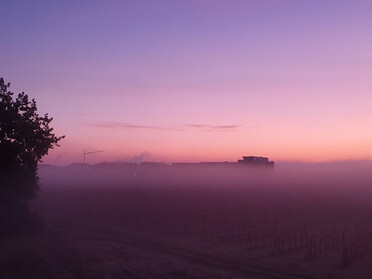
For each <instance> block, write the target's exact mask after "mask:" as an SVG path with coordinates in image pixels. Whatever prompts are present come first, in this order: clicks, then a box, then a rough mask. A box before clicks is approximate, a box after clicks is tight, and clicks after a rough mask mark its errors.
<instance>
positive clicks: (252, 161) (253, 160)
mask: <svg viewBox="0 0 372 279" xmlns="http://www.w3.org/2000/svg"><path fill="white" fill-rule="evenodd" d="M238 165H248V166H265V167H274V161H269V158H267V157H262V156H260V157H257V156H243V160H238Z"/></svg>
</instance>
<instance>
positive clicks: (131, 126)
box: [88, 121, 180, 131]
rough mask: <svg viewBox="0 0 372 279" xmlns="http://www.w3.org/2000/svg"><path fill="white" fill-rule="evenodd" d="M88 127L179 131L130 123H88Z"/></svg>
mask: <svg viewBox="0 0 372 279" xmlns="http://www.w3.org/2000/svg"><path fill="white" fill-rule="evenodd" d="M88 125H89V126H93V127H100V128H107V129H118V128H123V129H129V130H137V129H140V130H164V131H179V130H180V129H179V128H176V127H167V126H152V125H137V124H132V123H124V122H109V121H106V122H95V123H89V124H88Z"/></svg>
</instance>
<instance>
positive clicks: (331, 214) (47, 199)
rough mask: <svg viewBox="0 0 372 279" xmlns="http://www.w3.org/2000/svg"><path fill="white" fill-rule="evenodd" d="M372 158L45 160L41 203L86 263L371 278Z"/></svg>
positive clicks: (150, 273) (166, 273)
mask: <svg viewBox="0 0 372 279" xmlns="http://www.w3.org/2000/svg"><path fill="white" fill-rule="evenodd" d="M371 166H372V164H371V163H370V162H337V163H324V164H304V163H303V164H299V163H282V164H281V163H278V164H277V166H276V167H275V168H274V169H267V168H260V167H257V168H255V167H252V168H251V167H237V166H229V167H227V166H226V167H175V166H168V165H159V166H145V165H137V164H130V165H128V164H121V163H103V164H99V165H92V166H91V165H84V164H74V165H70V166H67V167H53V166H48V165H41V166H40V167H39V175H40V178H41V184H42V192H41V193H40V195H39V198H38V199H37V200H36V201H35V202H34V204H33V209H34V210H36V211H37V212H39V214H40V216H42V218H43V220H44V222H45V228H46V230H47V231H50V232H52V231H53V232H54V234H58V235H59V237H60V239H61V241H63V243H64V245H65V244H66V245H67V246H69V247H70V248H71V249H72V250H71V251H73V253H74V255H75V257H77V258H79V263H80V265H79V266H78V267H76V268H77V269H82V270H81V271H80V272H82V273H87V274H96V275H97V274H101V276H105V277H108V278H116V277H115V276H119V277H118V278H207V277H210V278H369V277H368V276H369V274H371V273H370V272H372V266H371V264H370V262H369V257H368V255H369V252H370V247H371V245H372V219H371V218H370V216H371V214H372V188H371V181H372V172H371V169H372V168H371ZM56 249H57V248H56ZM71 251H70V252H71ZM90 257H93V258H94V259H93V261H97V262H98V263H99V264H97V265H92V264H91V262H90V261H91V260H92V259H91V258H90ZM87 266H89V268H88V270H85V269H84V268H87ZM91 269H92V270H91ZM115 274H116V275H115ZM118 274H119V275H118ZM351 274H352V275H351Z"/></svg>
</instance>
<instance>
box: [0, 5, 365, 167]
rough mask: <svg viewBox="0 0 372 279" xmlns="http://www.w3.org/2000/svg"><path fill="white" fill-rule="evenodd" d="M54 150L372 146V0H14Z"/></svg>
mask: <svg viewBox="0 0 372 279" xmlns="http://www.w3.org/2000/svg"><path fill="white" fill-rule="evenodd" d="M1 10H2V16H1V17H0V31H1V38H0V54H1V55H0V76H2V77H4V79H5V80H6V81H7V82H11V84H12V85H11V90H12V91H14V92H21V91H24V92H26V93H27V94H28V95H29V96H30V97H32V98H35V99H36V101H37V104H38V109H39V112H40V113H46V112H48V113H49V115H51V116H52V117H53V118H54V120H53V122H52V126H53V127H54V128H55V132H56V134H57V135H66V138H65V139H64V140H63V141H62V142H61V147H59V148H56V149H53V150H51V151H50V152H49V155H47V156H46V157H45V158H44V162H45V163H51V164H56V165H66V164H69V163H74V162H81V161H82V160H83V156H82V154H83V149H85V150H87V151H94V150H104V152H101V153H96V154H91V155H89V156H87V162H88V163H96V162H100V161H138V160H145V161H166V162H176V161H185V162H199V161H225V160H227V161H235V160H237V159H239V158H240V157H241V156H243V155H262V156H268V157H270V159H273V160H275V161H303V162H322V161H335V160H370V159H372V126H371V123H372V109H371V108H372V79H371V73H372V52H371V49H372V32H371V30H372V17H371V16H370V15H371V14H372V2H371V1H352V0H350V1H344V0H337V1H336V0H335V1H333V0H329V1H318V0H308V1H306V0H303V1H298V0H272V1H271V0H257V1H253V0H252V1H248V0H247V1H220V0H214V1H210V0H204V1H203V0H199V1H193V0H187V1H182V0H179V1H175V0H169V1H164V0H158V1H142V0H133V1H113V0H106V1H95V0H89V1H75V0H74V1H68V0H67V1H66V0H63V1H61V0H44V1H41V0H34V1H18V0H11V1H10V0H2V1H1Z"/></svg>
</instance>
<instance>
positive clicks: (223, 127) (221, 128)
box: [182, 124, 241, 131]
mask: <svg viewBox="0 0 372 279" xmlns="http://www.w3.org/2000/svg"><path fill="white" fill-rule="evenodd" d="M182 126H184V127H191V128H197V129H204V130H209V131H234V130H236V129H237V128H239V127H241V126H240V125H206V124H182Z"/></svg>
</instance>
